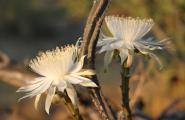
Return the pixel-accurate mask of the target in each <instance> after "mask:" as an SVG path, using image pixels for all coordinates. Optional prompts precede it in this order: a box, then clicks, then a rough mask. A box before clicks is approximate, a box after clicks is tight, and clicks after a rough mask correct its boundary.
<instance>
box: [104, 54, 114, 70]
mask: <svg viewBox="0 0 185 120" xmlns="http://www.w3.org/2000/svg"><path fill="white" fill-rule="evenodd" d="M113 55H114V51H107V52H106V53H105V56H104V68H105V69H107V68H108V65H109V64H110V63H111V61H112V57H113Z"/></svg>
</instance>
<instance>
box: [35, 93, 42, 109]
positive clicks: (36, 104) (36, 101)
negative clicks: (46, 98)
mask: <svg viewBox="0 0 185 120" xmlns="http://www.w3.org/2000/svg"><path fill="white" fill-rule="evenodd" d="M40 97H41V94H38V95H37V96H36V97H35V103H34V107H35V109H36V110H37V108H38V103H39V100H40Z"/></svg>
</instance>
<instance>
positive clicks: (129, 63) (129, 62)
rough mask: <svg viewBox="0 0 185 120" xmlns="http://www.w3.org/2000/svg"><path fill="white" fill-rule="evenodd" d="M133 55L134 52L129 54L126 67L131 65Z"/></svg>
mask: <svg viewBox="0 0 185 120" xmlns="http://www.w3.org/2000/svg"><path fill="white" fill-rule="evenodd" d="M133 57H134V52H133V53H129V54H128V58H127V64H126V67H130V66H131V65H132V61H133Z"/></svg>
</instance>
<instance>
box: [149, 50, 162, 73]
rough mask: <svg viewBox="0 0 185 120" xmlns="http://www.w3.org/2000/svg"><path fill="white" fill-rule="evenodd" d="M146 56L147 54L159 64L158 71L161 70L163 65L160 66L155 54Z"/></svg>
mask: <svg viewBox="0 0 185 120" xmlns="http://www.w3.org/2000/svg"><path fill="white" fill-rule="evenodd" d="M148 54H149V56H150V57H151V58H153V59H154V60H156V61H157V63H158V64H159V69H162V68H163V65H162V63H161V61H160V59H159V58H158V57H157V56H156V55H155V54H153V53H148Z"/></svg>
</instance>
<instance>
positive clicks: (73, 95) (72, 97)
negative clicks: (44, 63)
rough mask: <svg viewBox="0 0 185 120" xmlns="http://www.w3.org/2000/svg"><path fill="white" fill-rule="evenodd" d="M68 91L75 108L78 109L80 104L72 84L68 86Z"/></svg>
mask: <svg viewBox="0 0 185 120" xmlns="http://www.w3.org/2000/svg"><path fill="white" fill-rule="evenodd" d="M66 91H67V95H68V97H69V98H70V100H71V102H72V104H73V105H74V107H77V103H78V99H77V94H76V91H75V89H74V87H73V86H72V85H71V84H70V83H68V84H67V88H66Z"/></svg>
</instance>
